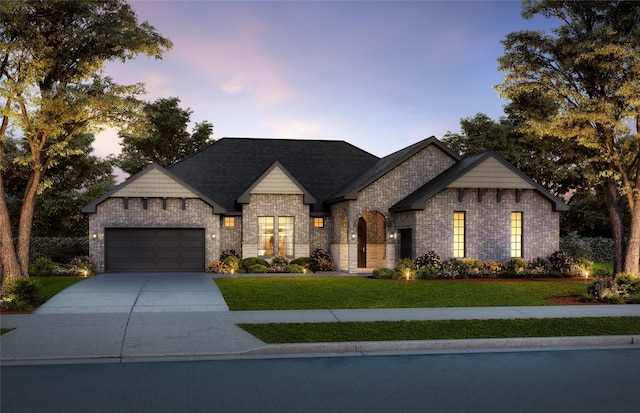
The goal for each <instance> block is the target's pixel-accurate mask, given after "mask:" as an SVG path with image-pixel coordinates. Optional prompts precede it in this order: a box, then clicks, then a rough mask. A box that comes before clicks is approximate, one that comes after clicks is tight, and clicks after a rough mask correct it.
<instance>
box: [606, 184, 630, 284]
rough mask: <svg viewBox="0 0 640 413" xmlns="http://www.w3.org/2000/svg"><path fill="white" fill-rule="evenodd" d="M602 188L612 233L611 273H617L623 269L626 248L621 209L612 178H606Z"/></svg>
mask: <svg viewBox="0 0 640 413" xmlns="http://www.w3.org/2000/svg"><path fill="white" fill-rule="evenodd" d="M603 190H604V197H605V200H606V202H607V211H608V212H609V220H610V221H611V232H612V235H613V247H614V249H613V273H614V274H618V273H620V272H623V271H624V259H625V249H626V244H625V240H624V226H623V224H622V210H621V209H620V206H619V205H618V199H617V198H618V197H617V190H616V183H615V182H614V181H613V180H612V179H607V181H606V182H605V183H604V185H603Z"/></svg>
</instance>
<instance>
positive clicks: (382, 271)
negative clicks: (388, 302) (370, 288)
mask: <svg viewBox="0 0 640 413" xmlns="http://www.w3.org/2000/svg"><path fill="white" fill-rule="evenodd" d="M371 275H372V276H373V278H378V279H392V278H393V277H395V276H396V272H395V270H392V269H391V268H387V267H380V268H376V269H375V270H373V273H372V274H371Z"/></svg>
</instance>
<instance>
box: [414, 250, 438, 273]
mask: <svg viewBox="0 0 640 413" xmlns="http://www.w3.org/2000/svg"><path fill="white" fill-rule="evenodd" d="M414 263H415V265H416V269H418V270H419V269H421V268H427V267H431V268H435V269H436V270H439V269H440V268H441V267H442V260H441V259H440V256H439V255H438V254H436V253H435V251H431V250H429V251H426V252H425V253H424V254H422V256H420V257H418V258H416V259H415V260H414Z"/></svg>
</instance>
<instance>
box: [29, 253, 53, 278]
mask: <svg viewBox="0 0 640 413" xmlns="http://www.w3.org/2000/svg"><path fill="white" fill-rule="evenodd" d="M58 266H59V264H56V263H55V262H53V261H52V260H51V259H50V258H46V257H40V258H38V259H36V260H35V261H34V262H33V263H32V264H29V275H31V276H33V277H48V276H50V275H53V272H54V270H55V269H56V268H57V267H58Z"/></svg>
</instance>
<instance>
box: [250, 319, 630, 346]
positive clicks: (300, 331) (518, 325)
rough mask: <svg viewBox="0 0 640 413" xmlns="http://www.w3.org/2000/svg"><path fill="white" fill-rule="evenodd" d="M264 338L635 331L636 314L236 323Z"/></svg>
mask: <svg viewBox="0 0 640 413" xmlns="http://www.w3.org/2000/svg"><path fill="white" fill-rule="evenodd" d="M239 326H240V327H241V328H243V329H244V330H246V331H247V332H249V333H250V334H252V335H254V336H256V337H258V338H259V339H260V340H262V341H264V342H265V343H269V344H275V343H325V342H344V341H397V340H446V339H473V338H510V337H571V336H607V335H630V334H640V317H589V318H548V319H515V320H511V319H509V320H503V319H499V320H443V321H375V322H348V323H287V324H283V323H277V324H240V325H239Z"/></svg>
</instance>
